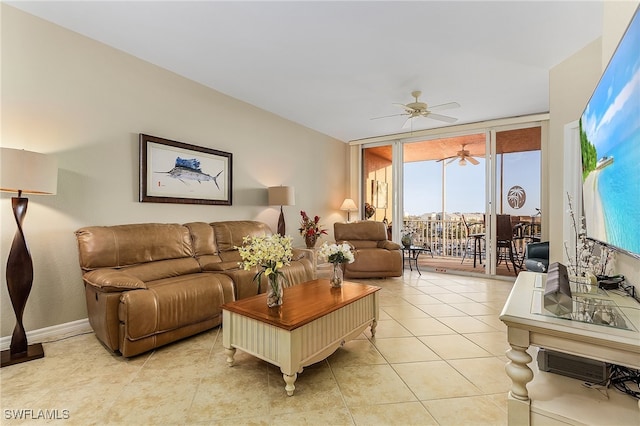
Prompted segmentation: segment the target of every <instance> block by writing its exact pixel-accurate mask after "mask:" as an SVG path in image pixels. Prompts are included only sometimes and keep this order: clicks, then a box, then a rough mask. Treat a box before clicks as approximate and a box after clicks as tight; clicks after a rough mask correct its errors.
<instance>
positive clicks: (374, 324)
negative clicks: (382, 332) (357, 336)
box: [371, 320, 378, 337]
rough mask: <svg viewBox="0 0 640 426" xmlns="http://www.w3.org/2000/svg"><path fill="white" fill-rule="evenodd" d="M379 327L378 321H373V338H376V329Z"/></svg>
mask: <svg viewBox="0 0 640 426" xmlns="http://www.w3.org/2000/svg"><path fill="white" fill-rule="evenodd" d="M377 325H378V321H376V320H373V321H371V337H376V327H377Z"/></svg>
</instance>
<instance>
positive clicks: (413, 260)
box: [402, 246, 433, 275]
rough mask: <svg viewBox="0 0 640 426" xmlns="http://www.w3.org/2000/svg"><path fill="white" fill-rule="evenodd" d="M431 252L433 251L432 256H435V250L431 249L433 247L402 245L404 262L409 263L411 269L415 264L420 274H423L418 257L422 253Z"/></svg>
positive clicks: (411, 269)
mask: <svg viewBox="0 0 640 426" xmlns="http://www.w3.org/2000/svg"><path fill="white" fill-rule="evenodd" d="M425 252H429V253H431V257H433V252H432V251H431V247H421V246H409V247H406V246H403V247H402V263H403V264H404V263H405V262H408V263H409V270H410V271H413V266H414V265H415V267H416V271H418V274H419V275H422V273H421V272H420V268H418V257H419V256H420V254H421V253H425Z"/></svg>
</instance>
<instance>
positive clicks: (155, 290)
mask: <svg viewBox="0 0 640 426" xmlns="http://www.w3.org/2000/svg"><path fill="white" fill-rule="evenodd" d="M222 279H227V277H225V276H222ZM147 287H148V289H146V290H136V291H128V292H126V293H123V294H122V296H121V302H120V309H119V314H118V316H119V319H120V322H122V323H125V324H126V325H127V328H126V330H127V336H125V337H126V338H127V339H130V340H136V339H141V338H144V337H148V336H151V335H153V334H157V333H163V332H166V331H170V330H174V329H177V328H180V327H184V326H186V325H189V324H195V323H198V322H201V321H205V320H207V319H210V318H214V317H216V316H219V315H221V312H222V309H221V308H220V307H221V306H222V304H223V303H225V302H227V301H228V300H225V294H224V290H223V286H222V283H221V282H220V279H219V278H218V274H207V273H197V274H189V275H182V276H180V277H173V278H167V279H163V280H157V281H152V282H149V283H147Z"/></svg>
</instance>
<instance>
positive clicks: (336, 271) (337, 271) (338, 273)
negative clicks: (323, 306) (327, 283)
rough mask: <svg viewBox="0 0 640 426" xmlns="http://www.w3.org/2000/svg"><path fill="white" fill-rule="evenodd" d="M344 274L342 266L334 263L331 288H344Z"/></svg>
mask: <svg viewBox="0 0 640 426" xmlns="http://www.w3.org/2000/svg"><path fill="white" fill-rule="evenodd" d="M343 275H344V272H343V271H342V264H340V263H334V264H333V275H331V287H333V288H340V287H342V277H343Z"/></svg>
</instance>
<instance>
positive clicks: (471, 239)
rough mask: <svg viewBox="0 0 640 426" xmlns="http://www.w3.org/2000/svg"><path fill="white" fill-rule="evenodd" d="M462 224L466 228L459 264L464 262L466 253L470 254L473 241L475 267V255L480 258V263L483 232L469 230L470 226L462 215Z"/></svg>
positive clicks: (474, 263)
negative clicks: (462, 252)
mask: <svg viewBox="0 0 640 426" xmlns="http://www.w3.org/2000/svg"><path fill="white" fill-rule="evenodd" d="M462 224H463V225H464V227H465V228H466V230H467V240H466V242H465V245H464V254H463V255H462V261H461V262H460V263H461V264H462V263H464V259H465V258H466V257H467V254H469V255H470V254H471V251H472V249H471V244H472V243H473V252H472V253H473V267H474V268H475V267H476V256H477V257H478V259H480V264H481V265H482V241H483V240H484V238H485V233H484V232H476V233H472V232H471V226H469V224H468V223H467V220H466V219H465V218H464V215H462Z"/></svg>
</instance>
